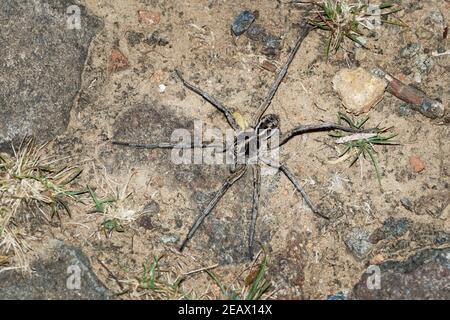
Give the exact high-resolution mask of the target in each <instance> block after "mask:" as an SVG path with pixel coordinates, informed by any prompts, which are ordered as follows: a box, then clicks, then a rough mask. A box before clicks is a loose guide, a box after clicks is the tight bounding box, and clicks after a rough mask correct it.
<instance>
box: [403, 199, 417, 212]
mask: <svg viewBox="0 0 450 320" xmlns="http://www.w3.org/2000/svg"><path fill="white" fill-rule="evenodd" d="M400 203H401V204H402V206H403V207H404V208H405V209H406V210H408V211H411V212H412V211H414V205H413V203H412V202H411V200H409V199H408V198H401V199H400Z"/></svg>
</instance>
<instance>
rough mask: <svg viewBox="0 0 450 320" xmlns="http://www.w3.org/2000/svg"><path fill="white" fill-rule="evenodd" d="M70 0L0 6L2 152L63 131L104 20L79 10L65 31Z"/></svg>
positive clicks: (13, 0) (13, 1)
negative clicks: (77, 25) (77, 20)
mask: <svg viewBox="0 0 450 320" xmlns="http://www.w3.org/2000/svg"><path fill="white" fill-rule="evenodd" d="M71 5H73V1H71V0H54V1H50V3H47V1H43V0H6V1H5V0H3V1H1V2H0V21H1V28H0V43H1V44H2V45H1V46H0V57H1V58H0V74H1V75H2V76H1V77H0V148H1V146H3V147H4V146H6V145H8V144H9V143H10V142H11V141H15V142H17V141H19V140H21V139H22V138H23V137H24V136H25V135H34V136H35V137H36V138H37V140H38V141H39V142H42V141H45V140H48V139H50V138H53V137H54V136H55V135H57V134H60V133H61V132H63V131H64V130H65V129H66V127H67V124H68V122H69V114H70V110H71V107H72V105H73V103H74V99H75V97H76V95H77V93H78V91H79V89H80V85H81V74H82V71H83V68H84V63H85V60H86V57H87V53H88V47H89V45H90V42H91V40H92V38H93V36H94V35H95V34H96V33H97V32H99V31H100V29H101V28H102V27H103V24H102V21H101V20H99V19H98V18H97V17H94V16H92V15H91V14H89V13H88V12H86V10H85V9H84V7H82V6H79V8H80V9H81V29H69V28H68V27H67V21H68V18H69V15H68V14H67V13H66V11H67V9H68V7H69V6H71Z"/></svg>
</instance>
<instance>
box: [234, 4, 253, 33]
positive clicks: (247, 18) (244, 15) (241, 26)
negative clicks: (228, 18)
mask: <svg viewBox="0 0 450 320" xmlns="http://www.w3.org/2000/svg"><path fill="white" fill-rule="evenodd" d="M255 19H256V16H255V14H254V13H253V12H252V11H250V10H244V11H242V12H241V13H240V14H239V15H238V16H237V17H236V18H234V21H233V24H232V25H231V31H233V33H234V35H236V36H240V35H241V34H243V33H244V32H245V31H247V30H248V28H250V26H251V24H252V23H253V21H255Z"/></svg>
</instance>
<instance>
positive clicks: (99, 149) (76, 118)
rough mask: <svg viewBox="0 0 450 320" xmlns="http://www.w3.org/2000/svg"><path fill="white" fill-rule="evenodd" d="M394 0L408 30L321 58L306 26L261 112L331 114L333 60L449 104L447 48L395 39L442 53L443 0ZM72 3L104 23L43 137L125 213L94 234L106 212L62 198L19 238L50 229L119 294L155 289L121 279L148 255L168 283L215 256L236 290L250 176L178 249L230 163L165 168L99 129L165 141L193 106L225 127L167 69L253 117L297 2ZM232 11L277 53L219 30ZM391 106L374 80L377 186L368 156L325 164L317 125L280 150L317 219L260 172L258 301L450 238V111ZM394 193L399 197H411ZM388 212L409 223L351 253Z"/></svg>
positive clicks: (310, 119)
mask: <svg viewBox="0 0 450 320" xmlns="http://www.w3.org/2000/svg"><path fill="white" fill-rule="evenodd" d="M397 2H398V3H401V5H402V6H403V7H404V8H406V9H405V10H403V11H402V12H400V13H399V14H398V15H399V17H401V18H402V20H403V21H404V22H405V23H407V24H408V25H409V26H410V28H402V27H398V26H388V25H385V26H383V27H382V29H381V30H380V32H378V34H377V35H374V36H373V37H371V38H369V42H370V44H371V46H372V48H371V49H372V50H367V49H363V48H356V47H355V46H354V45H353V44H347V45H346V47H345V48H346V50H347V51H346V50H339V51H338V53H337V54H336V55H332V56H331V57H330V59H329V62H327V61H326V59H325V55H324V47H325V45H326V38H325V37H324V35H325V34H324V33H323V31H318V30H314V31H312V32H311V33H310V35H309V36H308V37H307V38H306V40H305V41H304V43H303V45H302V47H301V48H300V50H299V52H298V54H297V56H296V58H295V59H294V61H293V63H292V65H291V67H290V69H289V72H288V75H287V77H286V79H285V80H284V82H283V83H282V84H281V86H280V89H279V91H278V93H277V94H276V96H275V97H274V100H273V102H272V105H271V106H270V108H269V111H268V112H269V113H275V114H278V115H279V116H280V119H281V130H282V131H286V130H288V129H289V128H291V127H293V126H295V125H297V124H306V123H318V122H320V121H335V120H336V117H337V113H338V111H343V107H342V105H341V102H340V99H339V97H338V96H337V94H336V93H335V92H334V91H333V88H332V83H331V81H332V78H333V76H334V75H335V74H336V72H337V71H339V70H341V69H342V68H352V67H357V66H360V67H362V68H364V69H366V70H371V69H373V68H374V67H377V66H380V67H382V68H383V69H385V70H387V71H389V72H390V73H391V74H393V75H395V76H396V77H398V78H401V79H403V81H404V82H406V83H410V84H414V85H415V86H417V87H419V88H420V89H422V90H423V91H424V92H426V93H427V95H429V96H431V97H433V98H439V99H440V100H441V101H443V102H444V105H445V106H446V107H447V108H448V101H449V98H450V90H449V80H450V77H449V74H450V73H449V71H450V60H449V56H448V55H443V56H439V57H433V58H432V63H428V62H426V63H425V62H424V61H423V60H420V59H419V58H417V56H416V57H407V56H404V55H403V56H402V54H401V51H402V49H404V48H405V47H406V46H408V45H409V44H412V43H419V44H420V46H421V47H420V53H419V55H420V54H424V55H426V57H431V56H432V53H433V52H436V51H437V50H438V49H440V48H445V50H448V47H449V40H448V39H449V38H450V37H448V38H447V39H446V40H443V37H442V32H443V28H444V26H445V25H448V24H449V23H450V22H449V21H450V2H449V1H442V0H432V1H416V0H404V1H397ZM79 3H80V5H82V6H85V7H86V9H87V10H88V11H90V12H91V13H92V14H94V15H96V16H98V17H100V18H101V19H102V20H103V22H104V28H103V30H102V31H101V32H100V33H99V34H98V35H97V36H96V37H95V38H94V40H93V41H92V43H91V46H90V49H89V54H88V59H87V61H86V63H85V68H84V71H83V74H82V88H81V90H80V92H79V94H78V97H77V99H76V103H75V105H74V107H73V108H72V111H71V117H70V123H69V126H68V129H67V130H66V132H65V133H64V134H62V135H59V136H58V137H57V138H56V139H55V140H54V141H53V142H52V144H51V150H52V152H54V153H57V154H59V155H63V156H71V157H73V159H75V161H77V162H79V163H81V164H82V166H83V167H84V172H83V175H82V176H81V178H80V179H82V180H81V181H79V182H78V183H79V184H80V186H81V185H83V184H84V185H85V184H91V185H95V186H97V194H99V195H101V196H103V197H108V196H111V195H113V194H114V193H115V192H116V190H120V193H121V195H122V196H124V195H125V194H128V193H130V194H131V195H130V196H129V197H128V198H126V199H122V200H121V201H119V202H118V203H116V204H115V210H116V212H115V214H123V215H125V216H126V217H127V218H129V221H130V222H129V223H126V224H125V232H114V233H113V234H112V236H111V237H109V238H107V237H105V236H104V234H103V233H102V232H98V229H99V226H100V225H101V222H102V221H103V220H104V219H105V217H104V216H103V215H102V214H98V213H94V214H88V213H87V210H86V208H85V206H79V208H78V209H77V207H75V208H74V209H73V210H72V211H73V217H72V219H70V220H69V219H67V220H64V227H63V228H58V227H50V226H41V227H40V228H41V229H42V230H41V231H42V232H40V233H37V234H36V240H35V241H30V244H31V246H32V247H33V248H35V249H36V250H37V249H38V248H39V247H41V246H42V243H45V242H46V241H47V240H48V239H50V238H57V239H61V240H68V241H70V242H71V243H72V244H74V245H77V246H79V247H81V248H82V249H83V251H84V252H85V253H86V254H87V255H88V256H89V257H90V259H91V262H92V264H93V268H94V270H95V272H96V274H97V275H98V277H99V278H100V279H101V280H102V281H103V282H104V283H105V285H106V286H107V287H109V288H110V289H111V290H112V291H114V292H122V291H126V293H124V294H123V295H121V296H120V297H121V298H123V299H130V298H142V299H143V298H152V297H153V298H154V297H156V296H155V294H154V293H152V292H151V290H134V288H135V287H134V285H135V283H136V281H135V280H133V279H135V278H136V277H140V275H141V274H142V265H143V263H144V262H145V261H152V259H153V257H159V256H161V255H163V258H162V259H161V262H160V264H161V270H163V271H165V272H164V274H163V277H165V278H167V279H169V280H171V281H173V280H175V279H176V277H177V276H180V275H182V274H183V273H188V272H190V271H193V270H197V269H200V268H204V267H209V266H215V265H216V264H218V266H217V267H216V268H214V272H215V273H216V274H217V275H218V277H219V278H220V279H221V280H222V281H223V283H224V284H227V285H231V286H233V288H234V289H235V290H240V289H241V288H242V287H243V281H242V280H243V279H244V278H245V275H246V274H247V273H248V272H249V270H250V269H251V268H252V265H253V263H252V262H251V261H249V260H248V258H247V255H246V252H247V229H248V226H249V223H250V211H251V192H252V191H251V186H252V182H251V175H250V174H249V173H248V174H247V175H246V177H245V178H244V179H243V180H241V181H240V182H239V183H238V184H237V185H235V186H233V187H232V188H231V192H229V193H228V194H227V195H226V196H225V197H224V198H223V199H222V201H221V202H220V203H219V205H218V206H217V207H216V208H215V209H214V211H213V213H212V215H211V216H210V217H208V218H207V219H206V221H205V223H204V225H203V226H202V227H201V228H200V229H199V231H198V232H197V234H196V236H195V237H194V239H193V240H192V241H191V242H190V244H189V245H188V247H187V248H186V249H185V251H183V253H179V252H177V250H176V249H177V246H178V245H179V244H180V242H181V240H182V239H183V238H184V237H185V235H186V234H187V232H188V230H189V227H190V226H191V224H192V223H193V221H194V219H195V217H196V216H197V215H198V214H199V212H200V210H201V209H202V208H204V207H205V205H206V203H207V201H208V199H210V198H211V196H212V195H213V192H214V191H215V190H217V189H218V188H219V187H220V185H221V184H222V183H223V181H224V180H225V179H226V177H227V175H228V174H229V170H228V168H227V167H226V166H224V165H223V166H218V165H182V166H180V165H174V164H172V163H171V162H170V152H169V151H164V150H162V151H161V150H152V151H149V150H135V149H131V148H125V147H120V146H113V145H112V144H111V141H112V140H122V141H136V142H141V143H150V142H156V141H169V139H170V134H171V132H172V131H173V130H174V129H176V128H192V121H193V120H195V119H199V120H201V121H202V122H203V126H204V128H207V127H215V128H219V129H221V130H225V129H227V123H226V121H225V120H224V118H223V117H222V115H221V114H220V113H218V112H217V111H216V110H214V108H213V107H211V106H210V105H209V104H207V103H205V102H204V101H202V100H201V98H199V97H198V96H197V95H195V94H193V93H192V92H191V91H189V90H187V89H186V88H185V87H183V85H182V83H181V82H180V81H179V80H178V79H177V78H176V76H175V74H174V71H173V70H174V69H175V68H178V69H180V70H181V71H182V72H183V74H184V76H185V77H186V79H189V80H190V81H192V82H194V83H195V84H196V85H198V86H200V87H202V88H203V89H204V90H205V91H207V92H209V93H210V94H211V95H213V96H214V97H217V98H218V99H219V100H221V101H222V102H223V103H224V104H225V105H227V106H228V107H230V108H231V109H232V110H233V111H237V112H239V113H240V114H241V115H243V117H245V118H246V119H251V117H252V116H253V114H254V112H255V110H256V108H257V107H258V105H259V104H260V102H261V101H262V99H263V98H264V97H265V94H266V93H267V90H268V88H269V86H270V84H271V83H272V81H273V80H274V79H275V76H276V74H275V73H274V72H272V71H270V70H266V69H264V68H262V65H263V63H264V61H266V60H268V61H270V62H271V63H272V64H273V65H275V66H276V67H278V68H279V67H280V66H282V65H283V63H284V62H285V60H286V56H287V55H288V53H289V51H290V49H291V48H292V47H293V44H294V41H295V39H296V36H297V32H298V23H299V21H301V19H302V16H304V15H305V14H307V13H306V12H304V10H302V8H303V7H302V6H299V5H294V4H291V3H288V1H272V0H261V1H240V0H237V1H225V0H209V1H207V0H190V1H167V0H166V1H163V0H159V1H158V0H140V1H139V0H120V1H118V0H117V1H103V0H95V1H94V0H82V1H80V2H79ZM244 9H250V10H257V11H258V12H259V16H258V19H257V21H258V23H259V24H261V25H262V26H264V27H265V28H266V30H267V31H268V32H270V33H271V34H274V35H276V36H280V37H281V38H282V49H281V50H280V52H279V54H277V55H275V56H274V57H268V56H266V55H264V54H263V53H261V48H260V47H259V46H258V45H256V44H255V43H254V42H252V41H251V40H249V39H248V38H247V37H245V36H240V37H238V38H236V37H234V36H232V35H231V32H230V25H231V23H232V21H233V18H234V17H235V16H236V15H237V14H239V12H241V11H242V10H244ZM140 10H146V11H149V12H151V13H154V14H157V15H159V16H160V19H159V21H153V23H152V22H151V21H142V19H141V21H140V19H139V14H138V11H140ZM155 31H157V33H156V34H157V35H160V36H161V38H163V39H165V40H166V41H167V42H168V43H158V42H157V43H153V44H149V43H146V42H145V41H144V40H142V39H140V38H139V37H140V36H139V33H142V34H144V35H145V37H147V36H148V35H150V34H154V32H155ZM136 39H137V40H136ZM139 39H140V40H139ZM113 49H118V50H120V52H121V53H122V54H123V55H124V56H125V57H126V58H127V59H128V64H129V67H128V68H124V70H120V71H117V70H113V69H114V68H112V67H111V61H110V57H111V50H113ZM419 80H420V82H418V81H419ZM161 85H164V86H165V90H164V92H161V91H162V90H160V88H161ZM403 104H404V103H403V102H402V101H400V100H398V99H397V98H395V97H393V96H392V95H390V94H388V93H386V94H385V96H384V98H383V100H382V101H381V102H380V103H379V104H378V105H377V106H376V107H374V108H373V109H372V110H371V111H370V113H369V115H370V119H369V124H370V125H372V126H375V125H377V124H379V123H381V124H382V125H383V126H385V127H392V130H393V131H394V132H396V133H397V134H398V137H397V138H396V139H397V140H398V141H399V142H400V143H401V144H400V145H398V146H386V147H377V151H378V158H379V163H380V166H381V168H382V171H383V173H382V179H381V182H382V188H380V186H379V185H378V182H377V179H376V176H375V173H374V170H373V167H372V164H371V163H370V162H369V161H367V160H363V161H360V162H358V163H356V164H355V165H354V166H352V167H349V163H348V162H340V163H337V164H332V163H330V160H333V159H336V158H337V157H338V155H339V150H338V149H337V148H336V145H335V144H334V142H333V139H332V138H331V137H329V136H328V135H327V134H326V133H313V134H308V135H304V136H299V137H296V138H295V139H293V140H292V141H290V142H289V143H288V144H286V145H285V146H284V147H283V150H282V152H281V159H282V161H284V162H286V163H287V164H288V165H289V166H290V168H291V169H292V170H293V172H294V173H295V175H296V176H297V177H298V178H299V180H300V181H301V182H302V183H303V184H304V186H305V189H306V190H307V192H308V193H309V194H310V196H311V198H312V200H313V202H314V203H316V204H317V205H319V206H320V207H321V208H322V209H323V210H324V212H327V213H328V214H329V215H330V217H331V219H330V220H329V221H326V220H324V219H321V218H320V217H317V216H315V215H314V214H313V213H312V212H311V210H310V209H309V208H308V207H307V205H306V204H305V203H304V201H303V200H302V198H301V196H300V195H299V194H298V193H297V192H295V190H294V189H293V187H292V185H291V184H290V183H289V182H288V180H287V179H286V178H285V177H284V176H282V175H280V174H277V175H274V176H268V177H264V178H263V181H262V191H261V197H262V201H261V210H260V217H259V220H258V223H257V235H256V238H257V240H258V241H259V242H260V243H261V244H262V245H263V246H264V248H265V250H266V253H267V257H268V261H269V262H268V270H267V272H266V276H267V278H268V279H269V280H270V281H271V284H272V287H271V289H270V290H269V293H270V297H271V298H279V299H299V298H300V299H326V298H327V297H328V296H329V295H333V294H336V293H338V292H343V293H344V294H345V295H350V294H351V291H352V288H353V287H354V286H355V284H356V283H357V282H358V281H359V280H360V278H361V275H362V274H364V272H365V271H366V269H367V267H368V266H369V265H371V264H377V263H381V262H383V261H386V260H404V259H406V258H408V257H409V256H411V255H413V254H414V253H416V252H418V251H420V250H423V249H429V248H439V247H448V246H449V245H450V240H449V239H450V238H445V239H447V240H445V239H444V241H440V238H439V237H442V235H443V234H446V235H448V233H450V207H449V206H448V205H449V198H450V197H449V196H450V191H449V183H450V163H449V156H450V146H449V143H448V137H449V134H450V130H449V128H450V127H449V125H448V120H447V119H448V118H443V119H436V120H431V119H428V118H426V117H424V116H422V115H421V114H419V113H415V112H405V111H404V109H402V108H401V106H402V105H403ZM412 156H418V157H419V158H420V159H421V160H422V161H423V163H424V165H425V169H424V170H423V171H421V172H415V171H414V170H413V168H412V167H411V165H410V158H411V157H412ZM123 198H124V197H123ZM401 199H403V200H404V201H403V202H405V199H408V200H409V202H410V203H411V204H412V208H409V209H411V210H408V209H407V208H406V207H405V205H402V203H401V201H400V200H401ZM117 212H119V213H117ZM402 218H404V219H406V220H404V221H408V224H409V225H410V226H411V227H410V228H409V229H408V232H406V233H404V234H402V235H400V236H398V237H388V236H386V237H384V236H381V240H379V241H369V242H370V243H368V244H367V246H368V248H367V250H366V249H364V250H362V252H359V251H358V248H356V249H355V248H354V247H352V246H351V243H352V239H353V238H355V237H356V238H358V237H361V235H363V236H364V235H372V237H371V239H373V235H374V234H377V232H378V233H380V232H381V233H383V232H385V231H383V230H384V229H382V226H383V225H384V224H385V222H386V221H388V219H397V220H395V221H399V219H402ZM380 228H381V229H380ZM380 230H381V231H380ZM355 251H357V252H355ZM98 259H100V260H101V261H102V262H103V263H104V264H105V265H107V267H108V269H109V271H107V270H106V269H105V267H104V266H102V265H101V264H100V263H99V262H98ZM260 259H261V257H260ZM259 261H260V260H259ZM111 274H113V275H114V277H115V279H114V277H111ZM118 282H120V283H121V284H122V288H120V286H119V285H118ZM182 288H183V290H185V291H186V292H192V296H194V297H198V298H215V297H220V296H221V294H220V291H219V288H218V287H217V286H216V284H215V283H214V282H213V281H211V278H210V277H209V276H208V275H207V274H206V273H205V272H199V273H195V274H192V275H189V276H187V279H186V281H185V282H183V284H182ZM125 289H129V290H125Z"/></svg>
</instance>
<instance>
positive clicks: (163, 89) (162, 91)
mask: <svg viewBox="0 0 450 320" xmlns="http://www.w3.org/2000/svg"><path fill="white" fill-rule="evenodd" d="M158 88H159V93H164V92H165V91H166V88H167V87H166V85H165V84H162V83H161V84H160V85H159V87H158Z"/></svg>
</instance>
